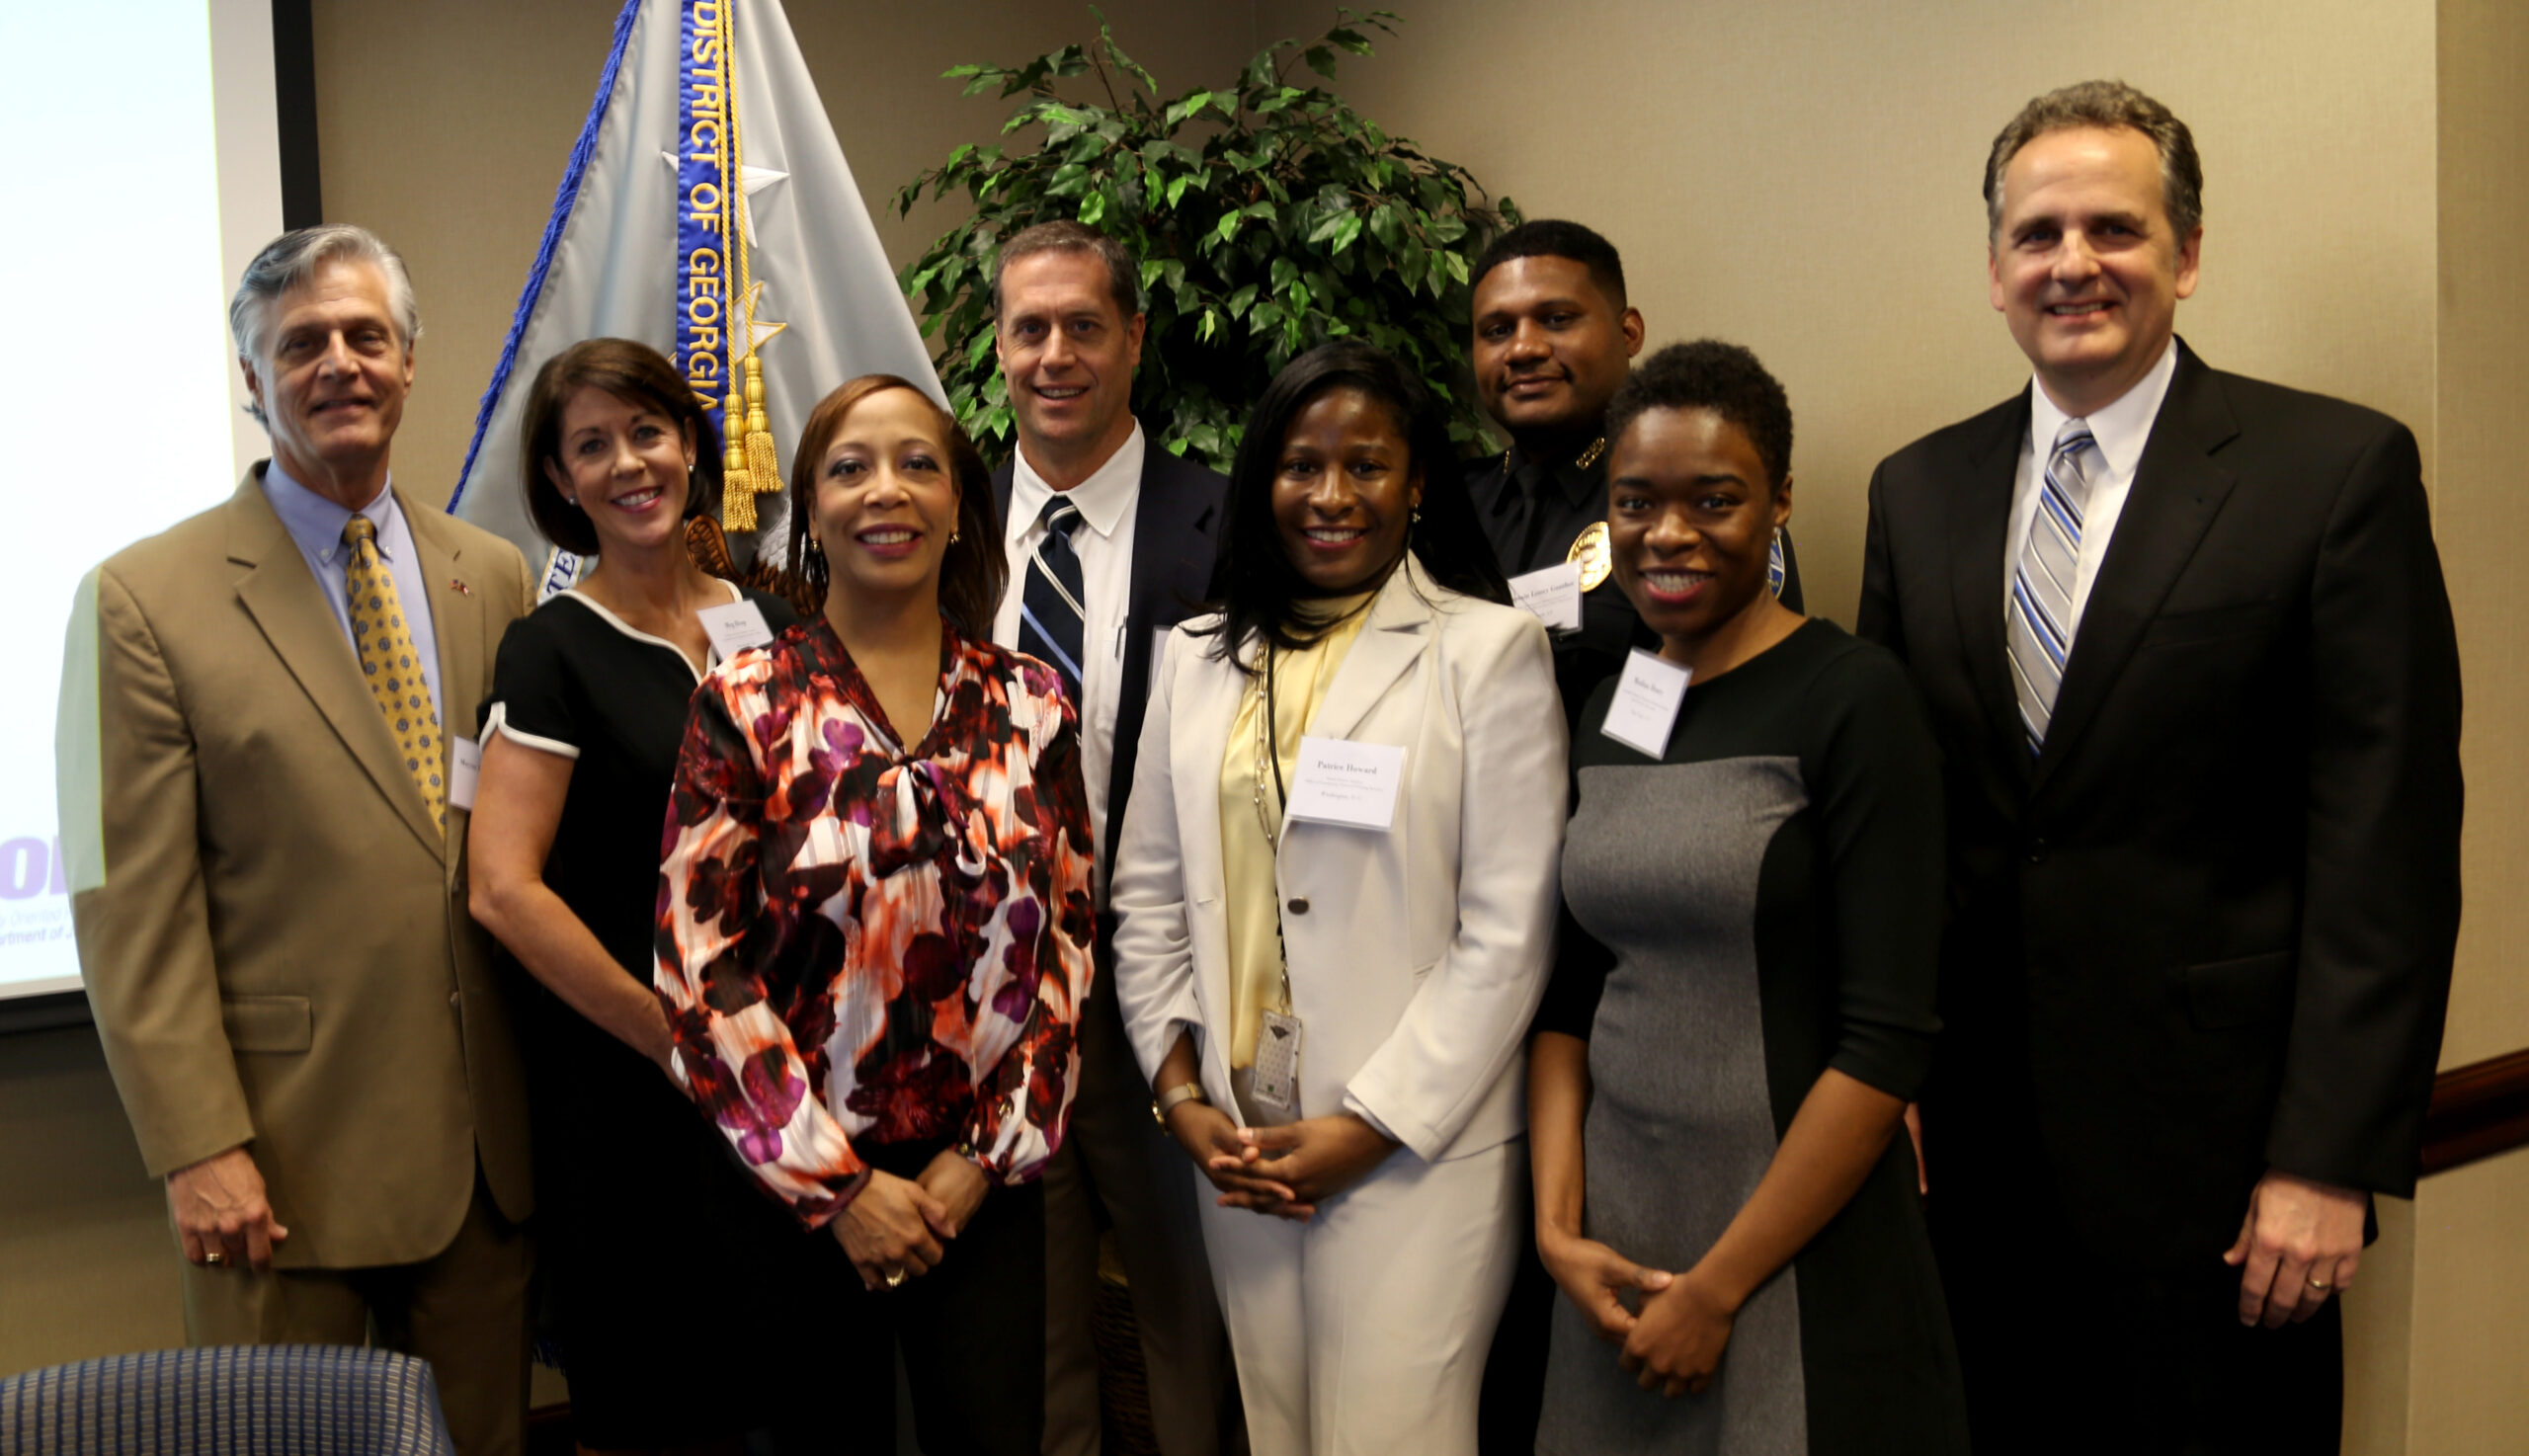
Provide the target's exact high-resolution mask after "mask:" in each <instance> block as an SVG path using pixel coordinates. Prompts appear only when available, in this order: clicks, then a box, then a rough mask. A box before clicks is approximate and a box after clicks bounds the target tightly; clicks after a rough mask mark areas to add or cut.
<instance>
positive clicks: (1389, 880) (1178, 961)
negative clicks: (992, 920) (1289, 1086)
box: [1112, 556, 1568, 1160]
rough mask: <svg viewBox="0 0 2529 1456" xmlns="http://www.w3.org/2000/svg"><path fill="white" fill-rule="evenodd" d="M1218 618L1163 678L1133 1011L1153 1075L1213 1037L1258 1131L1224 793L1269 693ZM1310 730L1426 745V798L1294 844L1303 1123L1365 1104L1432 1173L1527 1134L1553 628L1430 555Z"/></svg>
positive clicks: (1294, 970) (1144, 751) (1343, 673)
mask: <svg viewBox="0 0 2529 1456" xmlns="http://www.w3.org/2000/svg"><path fill="white" fill-rule="evenodd" d="M1214 620H1216V618H1210V617H1206V618H1200V619H1197V620H1195V621H1191V622H1187V623H1185V624H1183V625H1182V626H1180V627H1179V628H1178V629H1177V630H1176V631H1175V632H1174V633H1173V634H1171V636H1170V637H1169V640H1168V649H1167V655H1166V658H1165V660H1164V661H1163V663H1162V665H1161V667H1160V670H1159V672H1158V673H1157V674H1155V675H1154V677H1155V681H1154V683H1153V685H1152V688H1151V704H1150V710H1149V715H1148V717H1147V718H1146V719H1145V720H1144V722H1143V725H1142V740H1141V753H1140V765H1139V768H1138V770H1137V772H1136V775H1135V776H1136V779H1137V782H1136V783H1135V784H1134V787H1133V796H1132V801H1131V807H1130V808H1129V810H1128V811H1127V812H1126V815H1125V819H1124V834H1123V841H1122V844H1121V846H1120V848H1119V849H1118V850H1117V853H1116V857H1115V872H1114V886H1113V892H1114V893H1113V901H1112V903H1113V907H1114V909H1115V911H1116V913H1117V915H1118V917H1119V919H1120V922H1121V924H1120V926H1119V927H1118V929H1117V930H1116V933H1115V992H1116V998H1117V1001H1118V1003H1119V1005H1120V1006H1121V1008H1122V1011H1123V1014H1124V1023H1125V1026H1126V1028H1127V1029H1128V1030H1129V1032H1130V1033H1131V1036H1132V1042H1133V1050H1134V1052H1135V1054H1136V1055H1138V1056H1139V1057H1140V1058H1141V1064H1142V1069H1143V1072H1144V1074H1145V1075H1146V1076H1157V1075H1158V1069H1159V1065H1160V1062H1161V1060H1162V1059H1163V1058H1164V1057H1165V1056H1166V1055H1167V1053H1168V1049H1169V1048H1170V1047H1171V1046H1173V1045H1174V1044H1175V1043H1176V1040H1177V1037H1178V1034H1179V1033H1180V1032H1181V1031H1184V1030H1188V1029H1190V1030H1191V1031H1192V1032H1193V1033H1194V1037H1195V1041H1196V1044H1197V1047H1198V1049H1199V1052H1200V1056H1201V1063H1202V1078H1203V1091H1204V1094H1205V1095H1207V1096H1208V1097H1210V1098H1211V1100H1212V1101H1213V1102H1214V1103H1215V1104H1216V1105H1218V1106H1220V1107H1222V1108H1224V1109H1228V1110H1229V1111H1230V1115H1232V1116H1233V1117H1235V1116H1236V1115H1237V1111H1236V1107H1237V1104H1236V1103H1235V1102H1234V1101H1233V1100H1232V1098H1231V1095H1230V1080H1229V1057H1228V1049H1227V1047H1226V1045H1225V1038H1226V1035H1227V1028H1228V1026H1229V920H1228V914H1227V910H1226V907H1225V906H1224V904H1223V901H1222V895H1223V872H1222V867H1221V814H1220V782H1221V763H1222V755H1223V754H1224V753H1225V752H1226V750H1227V748H1228V739H1229V731H1230V727H1231V724H1232V722H1233V721H1234V720H1235V719H1236V717H1237V715H1238V704H1239V697H1240V694H1241V693H1242V692H1244V691H1245V690H1246V674H1245V673H1244V671H1243V670H1242V669H1240V668H1239V667H1238V666H1237V665H1235V664H1234V663H1229V662H1223V661H1220V660H1218V659H1216V658H1214V657H1213V656H1212V651H1211V649H1212V647H1213V641H1214V639H1213V638H1211V637H1208V636H1198V635H1195V632H1196V631H1197V630H1199V629H1200V628H1202V627H1205V626H1207V625H1209V624H1210V623H1211V622H1212V621H1214ZM1309 733H1310V736H1312V737H1318V738H1342V739H1349V740H1352V741H1354V742H1358V743H1376V744H1393V745H1399V746H1402V747H1403V748H1404V750H1405V768H1404V773H1405V782H1404V786H1403V789H1402V790H1401V791H1400V792H1399V794H1398V795H1397V805H1396V817H1395V820H1394V822H1393V824H1392V825H1391V826H1390V827H1389V828H1388V829H1386V830H1384V831H1380V830H1366V829H1354V828H1348V827H1343V826H1336V825H1327V824H1314V823H1305V822H1299V821H1294V820H1290V819H1288V818H1285V819H1284V821H1283V824H1282V829H1281V850H1280V855H1279V858H1278V861H1277V879H1278V881H1279V885H1278V889H1279V898H1280V901H1281V905H1282V935H1283V943H1284V946H1285V948H1286V953H1287V955H1288V957H1289V961H1290V975H1291V998H1292V1002H1293V1010H1294V1011H1295V1012H1296V1013H1297V1014H1298V1016H1299V1018H1300V1022H1301V1025H1302V1027H1303V1028H1304V1029H1303V1032H1302V1036H1301V1055H1300V1111H1301V1114H1302V1115H1303V1116H1312V1117H1314V1116H1320V1115H1323V1114H1326V1113H1330V1112H1335V1111H1339V1110H1341V1109H1342V1108H1343V1107H1344V1105H1345V1098H1346V1096H1347V1095H1349V1096H1350V1097H1351V1098H1353V1099H1354V1100H1355V1101H1356V1102H1357V1103H1358V1105H1359V1106H1360V1107H1361V1108H1363V1109H1365V1110H1367V1111H1368V1112H1369V1113H1370V1115H1371V1116H1372V1117H1374V1118H1376V1119H1377V1121H1378V1122H1379V1123H1380V1124H1382V1125H1383V1126H1385V1127H1386V1129H1387V1130H1388V1131H1389V1132H1390V1133H1391V1134H1393V1135H1394V1136H1395V1137H1397V1138H1398V1139H1399V1140H1401V1141H1402V1142H1404V1144H1405V1145H1406V1146H1407V1147H1409V1148H1411V1149H1413V1150H1414V1152H1415V1153H1416V1154H1417V1155H1419V1156H1421V1157H1422V1158H1424V1159H1426V1160H1438V1159H1441V1158H1446V1157H1460V1156H1464V1155H1466V1154H1470V1153H1478V1152H1481V1151H1483V1150H1484V1149H1486V1148H1490V1147H1493V1146H1495V1145H1497V1144H1499V1143H1501V1142H1503V1141H1504V1140H1506V1139H1509V1138H1512V1137H1516V1136H1517V1135H1518V1134H1519V1132H1520V1131H1521V1130H1522V1129H1523V1127H1524V1126H1525V1120H1526V1111H1527V1108H1526V1095H1525V1091H1524V1084H1523V1079H1522V1074H1523V1070H1524V1066H1525V1064H1524V1062H1523V1060H1522V1059H1521V1058H1520V1057H1519V1055H1518V1053H1519V1049H1520V1046H1521V1042H1522V1040H1523V1038H1524V1037H1525V1035H1526V1032H1527V1028H1528V1020H1529V1017H1530V1016H1531V1015H1532V1014H1533V1013H1534V1012H1535V1011H1536V1006H1537V1002H1538V1000H1539V998H1540V997H1541V996H1542V994H1543V992H1544V985H1545V975H1546V968H1547V965H1548V962H1549V959H1550V956H1551V952H1552V949H1553V937H1554V924H1555V906H1556V897H1557V893H1558V889H1557V886H1558V878H1557V877H1558V872H1559V866H1560V864H1561V855H1562V849H1563V824H1564V817H1565V809H1566V798H1567V787H1566V785H1567V777H1566V774H1567V772H1568V769H1567V768H1566V765H1565V750H1566V741H1565V730H1564V720H1563V709H1562V706H1561V702H1560V700H1559V699H1558V698H1557V696H1556V695H1555V686H1554V654H1553V650H1552V648H1551V647H1550V646H1549V645H1548V644H1547V640H1546V634H1545V628H1544V627H1543V626H1542V625H1540V624H1539V623H1538V621H1537V619H1536V618H1535V617H1533V616H1531V615H1529V614H1528V613H1527V612H1524V611H1521V610H1518V609H1516V608H1514V607H1501V606H1497V605H1495V604H1493V603H1489V602H1483V601H1479V600H1477V599H1475V598H1471V597H1463V596H1460V595H1458V594H1456V593H1454V592H1450V591H1448V590H1446V589H1445V588H1442V587H1439V586H1437V585H1435V584H1433V582H1432V581H1431V579H1430V578H1429V577H1428V576H1427V575H1425V574H1424V573H1423V572H1422V570H1421V568H1420V564H1419V563H1417V562H1415V561H1414V560H1413V558H1412V557H1411V556H1409V557H1408V558H1407V563H1406V569H1404V570H1401V571H1398V572H1396V573H1395V574H1394V575H1392V576H1391V577H1389V579H1388V582H1387V585H1386V586H1385V587H1383V588H1381V589H1380V591H1379V594H1378V597H1377V599H1376V600H1375V601H1373V602H1372V603H1371V605H1370V607H1369V617H1368V619H1367V620H1366V621H1365V622H1363V623H1362V626H1361V632H1360V635H1359V637H1358V638H1356V639H1355V640H1354V641H1353V643H1352V646H1351V649H1350V650H1349V651H1348V652H1347V653H1346V655H1345V658H1344V662H1343V665H1342V666H1341V667H1340V668H1339V669H1338V670H1337V673H1336V676H1335V681H1334V683H1333V684H1332V685H1331V686H1330V687H1329V688H1328V690H1327V694H1326V697H1325V699H1324V701H1323V702H1322V703H1321V705H1320V706H1319V708H1318V714H1317V719H1316V721H1315V722H1314V723H1312V724H1311V725H1310V728H1309Z"/></svg>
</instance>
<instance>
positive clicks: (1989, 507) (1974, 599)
mask: <svg viewBox="0 0 2529 1456" xmlns="http://www.w3.org/2000/svg"><path fill="white" fill-rule="evenodd" d="M2030 387H2032V388H2033V387H2035V386H2033V385H2032V386H2030ZM1993 419H1994V422H1995V423H1994V429H1993V431H1992V433H1991V434H1989V435H1987V436H1986V437H1985V438H1984V439H1983V440H1982V441H1979V442H1976V443H1975V444H1973V445H1970V446H1969V447H1968V450H1967V452H1966V455H1965V458H1964V460H1963V461H1962V463H1961V468H1960V471H1959V477H1958V483H1957V485H1956V487H1955V488H1954V489H1951V490H1949V491H1947V492H1945V493H1944V494H1943V499H1944V500H1946V501H1947V502H1948V503H1949V549H1950V560H1951V562H1952V563H1953V567H1952V575H1951V579H1950V584H1951V587H1952V590H1953V591H1954V593H1955V604H1954V605H1955V607H1956V608H1957V611H1958V637H1959V642H1960V644H1961V645H1962V646H1963V647H1964V649H1965V652H1966V658H1967V674H1968V677H1969V679H1970V680H1971V683H1972V686H1973V687H1974V689H1975V693H1976V700H1977V701H1978V702H1979V703H1981V704H1982V705H1983V706H1984V709H1985V720H1986V723H1987V725H1988V726H1989V727H1990V728H1991V729H1992V730H1993V733H1994V739H1995V742H1996V743H1997V744H1998V745H1999V753H2000V755H2001V759H2002V762H2005V763H2009V764H2012V765H2014V766H2015V767H2016V768H2018V769H2019V770H2020V771H2021V772H2022V773H2023V774H2024V773H2025V772H2026V770H2027V766H2028V734H2027V731H2026V730H2025V729H2023V728H2022V727H2021V726H2020V721H2019V696H2018V693H2017V692H2016V691H2015V690H2014V689H2013V688H2012V687H2011V668H2010V658H2009V654H2008V649H2007V648H2006V647H2005V646H2004V644H2003V641H2002V573H2003V570H2004V567H2003V562H2002V557H2003V554H2004V553H2005V552H2007V551H2008V550H2009V549H2010V527H2011V492H2012V489H2013V488H2014V486H2015V485H2016V484H2017V482H2016V480H2015V479H2014V478H2013V477H2015V476H2016V475H2017V474H2018V473H2019V445H2020V442H2021V441H2022V440H2023V439H2025V438H2026V437H2027V435H2028V393H2027V391H2026V390H2022V391H2021V392H2020V396H2019V401H2018V403H2017V404H2016V405H2015V406H2004V407H2002V408H1999V409H1997V410H1995V411H1994V412H1993Z"/></svg>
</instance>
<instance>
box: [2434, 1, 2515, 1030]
mask: <svg viewBox="0 0 2529 1456" xmlns="http://www.w3.org/2000/svg"><path fill="white" fill-rule="evenodd" d="M2439 43H2440V61H2441V64H2440V69H2441V91H2440V153H2439V156H2440V200H2439V201H2440V233H2441V267H2440V276H2439V284H2440V309H2439V324H2440V328H2439V340H2438V346H2439V364H2440V394H2439V398H2438V400H2437V404H2438V409H2437V410H2436V412H2435V431H2434V433H2435V435H2436V436H2437V438H2438V445H2439V452H2440V462H2441V471H2440V477H2439V483H2440V489H2439V492H2438V494H2437V497H2436V500H2435V506H2436V508H2437V515H2436V522H2437V531H2436V534H2437V535H2438V537H2439V539H2440V542H2441V555H2442V561H2443V563H2444V564H2445V565H2446V567H2447V568H2448V570H2449V573H2450V596H2451V602H2452V605H2453V606H2454V607H2456V608H2457V610H2458V613H2459V651H2460V660H2461V661H2462V662H2463V663H2465V664H2466V667H2467V675H2468V685H2467V690H2468V706H2467V714H2468V718H2467V722H2468V727H2467V737H2466V756H2467V772H2468V830H2467V839H2466V841H2465V852H2466V856H2467V861H2466V875H2467V880H2466V883H2467V897H2468V906H2467V919H2466V921H2465V923H2464V925H2463V926H2462V928H2461V930H2460V935H2459V965H2460V974H2459V979H2458V983H2457V985H2456V986H2455V987H2454V988H2453V993H2452V997H2451V1005H2450V1034H2449V1037H2448V1040H2447V1042H2446V1043H2445V1045H2444V1047H2443V1058H2442V1060H2443V1064H2444V1065H2445V1066H2459V1065H2463V1064H2465V1063H2468V1062H2475V1061H2482V1060H2484V1059H2485V1058H2487V1057H2494V1056H2500V1055H2501V1054H2503V1053H2505V1052H2509V1051H2513V1050H2516V1049H2518V1048H2519V1047H2521V1046H2524V1045H2529V975H2523V974H2522V969H2523V967H2524V966H2529V896H2523V895H2522V894H2521V893H2520V890H2521V887H2522V886H2523V885H2524V884H2529V572H2523V571H2522V570H2521V569H2520V557H2519V553H2518V551H2516V550H2514V549H2513V543H2515V542H2517V541H2520V540H2522V539H2524V538H2529V490H2523V488H2522V487H2523V484H2524V480H2523V472H2522V469H2521V463H2520V462H2521V451H2520V445H2519V436H2520V425H2521V411H2522V406H2523V405H2524V404H2529V349H2524V344H2523V341H2524V340H2529V274H2524V273H2523V272H2522V270H2521V267H2520V260H2519V257H2518V252H2519V245H2520V242H2521V240H2522V239H2523V238H2524V237H2529V89H2524V87H2523V86H2522V81H2523V79H2524V78H2529V7H2524V6H2522V5H2520V4H2519V3H2517V0H2443V3H2442V6H2441V25H2440V42H2439Z"/></svg>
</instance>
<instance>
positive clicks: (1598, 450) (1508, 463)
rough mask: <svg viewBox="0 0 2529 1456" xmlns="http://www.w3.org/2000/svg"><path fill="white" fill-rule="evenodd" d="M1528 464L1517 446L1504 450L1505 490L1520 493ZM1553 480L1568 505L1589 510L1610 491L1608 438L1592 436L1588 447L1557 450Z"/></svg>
mask: <svg viewBox="0 0 2529 1456" xmlns="http://www.w3.org/2000/svg"><path fill="white" fill-rule="evenodd" d="M1528 463H1529V457H1528V456H1527V455H1525V454H1522V453H1521V452H1520V450H1519V446H1518V445H1516V444H1515V443H1514V444H1512V445H1511V446H1510V447H1509V449H1506V450H1504V451H1503V452H1502V478H1503V484H1504V486H1505V487H1506V488H1508V489H1512V490H1515V489H1517V486H1516V485H1515V484H1513V482H1514V481H1516V479H1517V478H1518V474H1519V471H1520V470H1521V469H1522V468H1523V467H1524V466H1526V465H1527V464H1528ZM1549 478H1551V479H1552V480H1553V481H1554V483H1555V488H1556V489H1557V490H1559V491H1560V492H1561V493H1562V495H1563V499H1564V502H1565V504H1567V505H1570V506H1572V507H1574V508H1576V509H1578V508H1581V507H1585V506H1588V505H1589V504H1591V501H1592V500H1593V499H1595V498H1597V497H1600V496H1603V495H1605V494H1606V490H1607V442H1606V438H1605V437H1603V436H1597V435H1592V436H1591V438H1590V440H1589V441H1588V443H1586V444H1584V445H1580V446H1578V447H1577V448H1570V449H1560V450H1557V451H1556V452H1555V454H1554V456H1553V469H1552V471H1551V473H1550V477H1549Z"/></svg>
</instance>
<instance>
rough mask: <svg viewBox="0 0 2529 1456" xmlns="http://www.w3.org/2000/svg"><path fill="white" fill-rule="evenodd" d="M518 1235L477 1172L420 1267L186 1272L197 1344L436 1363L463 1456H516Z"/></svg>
mask: <svg viewBox="0 0 2529 1456" xmlns="http://www.w3.org/2000/svg"><path fill="white" fill-rule="evenodd" d="M531 1264H532V1260H531V1257H530V1252H529V1246H528V1238H527V1233H526V1231H525V1230H523V1229H521V1228H520V1227H519V1226H518V1225H516V1224H514V1223H511V1222H510V1221H509V1220H508V1219H506V1218H504V1217H502V1215H501V1211H500V1210H499V1209H498V1208H497V1207H495V1206H494V1205H493V1203H492V1195H491V1192H490V1191H489V1190H488V1189H487V1188H485V1187H484V1185H483V1181H482V1178H481V1176H480V1175H479V1173H478V1174H477V1176H476V1178H475V1181H474V1201H473V1204H472V1206H471V1207H469V1208H467V1209H466V1211H465V1222H464V1223H463V1224H461V1225H459V1226H458V1228H457V1231H456V1238H455V1239H454V1240H453V1241H451V1242H450V1243H449V1246H448V1247H447V1248H446V1249H443V1250H441V1251H440V1252H439V1253H438V1254H435V1255H433V1256H432V1257H430V1258H426V1259H424V1260H422V1261H421V1262H419V1263H411V1264H390V1265H387V1266H384V1267H381V1268H367V1269H275V1270H273V1271H272V1272H270V1273H267V1274H258V1273H255V1272H253V1271H252V1270H250V1269H241V1268H229V1267H222V1268H204V1267H201V1266H199V1265H196V1264H191V1263H188V1264H186V1265H185V1266H184V1286H185V1336H186V1337H187V1338H188V1339H190V1340H192V1341H193V1342H194V1343H195V1344H197V1345H221V1344H369V1343H375V1344H378V1345H382V1346H384V1347H385V1348H387V1349H391V1350H396V1351H399V1352H401V1353H403V1354H408V1355H415V1356H418V1357H420V1358H422V1359H425V1360H428V1361H430V1363H431V1372H432V1374H433V1376H434V1377H436V1378H437V1380H438V1382H439V1394H440V1402H441V1404H442V1405H443V1406H445V1407H446V1408H447V1411H448V1424H449V1431H450V1433H451V1434H453V1435H454V1436H455V1438H456V1449H457V1451H458V1453H459V1456H520V1453H521V1452H522V1451H523V1450H524V1448H525V1444H526V1438H527V1385H528V1340H529V1335H528V1317H527V1281H528V1274H529V1272H530V1267H531Z"/></svg>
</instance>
